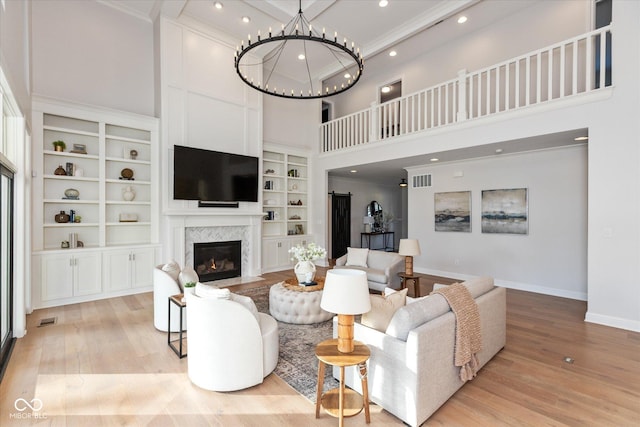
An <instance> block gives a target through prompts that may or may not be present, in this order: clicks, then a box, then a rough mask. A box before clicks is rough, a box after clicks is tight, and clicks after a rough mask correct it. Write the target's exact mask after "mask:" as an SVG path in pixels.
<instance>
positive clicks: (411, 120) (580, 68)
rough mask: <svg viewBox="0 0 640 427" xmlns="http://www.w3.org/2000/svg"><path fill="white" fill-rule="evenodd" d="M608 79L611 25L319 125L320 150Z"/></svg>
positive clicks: (589, 87) (568, 92)
mask: <svg viewBox="0 0 640 427" xmlns="http://www.w3.org/2000/svg"><path fill="white" fill-rule="evenodd" d="M601 40H606V42H605V43H601ZM600 70H605V72H600ZM610 76H611V26H607V27H603V28H599V29H598V30H595V31H591V32H589V33H586V34H583V35H581V36H578V37H574V38H572V39H569V40H565V41H563V42H560V43H557V44H554V45H552V46H548V47H545V48H543V49H539V50H536V51H534V52H530V53H527V54H525V55H522V56H518V57H516V58H513V59H510V60H507V61H504V62H501V63H499V64H496V65H493V66H491V67H488V68H484V69H482V70H478V71H474V72H470V73H469V72H467V71H466V70H461V71H460V72H459V73H458V77H457V78H456V79H453V80H449V81H446V82H444V83H441V84H438V85H436V86H432V87H430V88H427V89H424V90H421V91H419V92H416V93H413V94H410V95H406V96H403V97H400V98H396V99H394V100H392V101H389V102H386V103H384V104H377V105H374V106H372V107H370V108H367V109H365V110H361V111H358V112H356V113H353V114H349V115H347V116H344V117H340V118H338V119H335V120H332V121H330V122H327V123H323V124H322V125H321V126H320V144H321V147H320V151H321V152H323V153H327V152H332V151H336V150H341V149H345V148H351V147H356V146H359V145H363V144H369V143H373V142H376V141H381V140H386V139H389V138H394V137H397V136H401V135H407V134H411V133H415V132H421V131H425V130H429V129H434V128H438V127H441V126H446V125H450V124H454V123H459V122H462V121H465V120H470V119H477V118H481V117H486V116H489V115H493V114H499V113H503V112H506V111H513V110H517V109H520V108H524V107H528V106H531V105H537V104H542V103H545V102H549V101H553V100H557V99H563V98H567V97H571V96H575V95H578V94H582V93H587V92H592V91H595V90H599V89H601V88H604V87H605V86H610V85H611V81H610Z"/></svg>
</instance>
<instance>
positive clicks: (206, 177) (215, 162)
mask: <svg viewBox="0 0 640 427" xmlns="http://www.w3.org/2000/svg"><path fill="white" fill-rule="evenodd" d="M173 198H174V199H176V200H200V201H207V202H257V201H258V158H257V157H251V156H243V155H240V154H231V153H222V152H219V151H211V150H203V149H201V148H191V147H184V146H181V145H175V146H174V151H173Z"/></svg>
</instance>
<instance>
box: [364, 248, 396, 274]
mask: <svg viewBox="0 0 640 427" xmlns="http://www.w3.org/2000/svg"><path fill="white" fill-rule="evenodd" d="M404 260H405V257H403V256H402V255H398V254H397V253H396V252H385V251H377V250H376V251H369V256H368V257H367V264H368V265H369V267H375V268H381V269H383V270H384V269H385V268H387V267H389V266H391V265H393V264H395V263H396V262H399V261H400V262H404Z"/></svg>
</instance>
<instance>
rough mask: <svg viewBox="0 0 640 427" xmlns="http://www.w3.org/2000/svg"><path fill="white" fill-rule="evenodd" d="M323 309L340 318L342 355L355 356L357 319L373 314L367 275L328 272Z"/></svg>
mask: <svg viewBox="0 0 640 427" xmlns="http://www.w3.org/2000/svg"><path fill="white" fill-rule="evenodd" d="M320 307H322V309H323V310H325V311H328V312H329V313H335V314H337V315H338V351H339V352H341V353H353V349H354V348H355V345H354V343H353V320H354V319H353V318H354V315H356V314H362V313H366V312H368V311H369V310H371V298H370V297H369V283H367V273H365V272H364V271H360V270H351V269H346V268H345V269H338V270H336V269H333V270H329V271H327V275H326V277H325V280H324V288H323V290H322V299H321V300H320Z"/></svg>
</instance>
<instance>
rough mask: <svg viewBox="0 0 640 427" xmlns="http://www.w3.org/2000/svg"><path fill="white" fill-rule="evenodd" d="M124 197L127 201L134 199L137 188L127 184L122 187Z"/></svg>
mask: <svg viewBox="0 0 640 427" xmlns="http://www.w3.org/2000/svg"><path fill="white" fill-rule="evenodd" d="M122 198H123V199H124V200H126V201H127V202H130V201H132V200H133V199H135V198H136V190H134V189H133V187H131V186H130V185H127V186H126V187H124V188H123V189H122Z"/></svg>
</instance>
